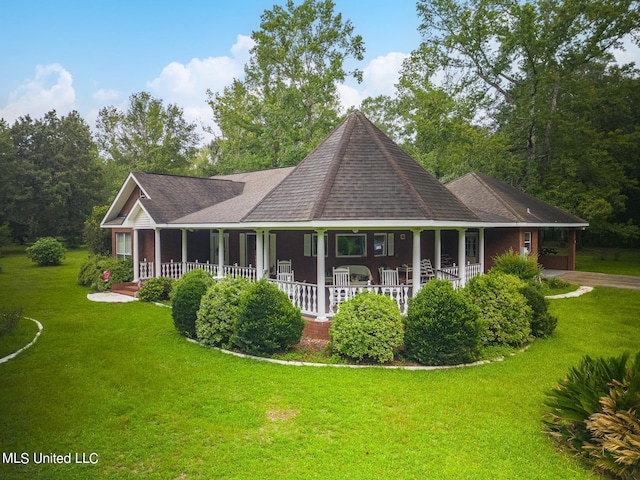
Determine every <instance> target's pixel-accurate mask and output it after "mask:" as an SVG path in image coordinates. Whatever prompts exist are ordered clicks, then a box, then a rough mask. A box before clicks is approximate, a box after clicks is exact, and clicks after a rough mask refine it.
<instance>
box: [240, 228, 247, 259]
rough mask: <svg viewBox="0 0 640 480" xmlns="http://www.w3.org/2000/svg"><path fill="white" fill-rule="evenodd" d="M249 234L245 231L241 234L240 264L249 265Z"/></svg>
mask: <svg viewBox="0 0 640 480" xmlns="http://www.w3.org/2000/svg"><path fill="white" fill-rule="evenodd" d="M246 237H247V235H246V234H244V233H241V234H240V266H242V267H246V266H247V240H246Z"/></svg>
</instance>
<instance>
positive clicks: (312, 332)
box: [302, 317, 331, 340]
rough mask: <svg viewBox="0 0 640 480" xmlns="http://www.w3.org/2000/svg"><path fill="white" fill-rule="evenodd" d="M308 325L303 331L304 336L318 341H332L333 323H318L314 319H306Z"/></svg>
mask: <svg viewBox="0 0 640 480" xmlns="http://www.w3.org/2000/svg"><path fill="white" fill-rule="evenodd" d="M304 321H305V322H306V325H305V327H304V329H303V330H302V335H303V336H305V337H309V338H315V339H317V340H330V337H329V328H330V327H331V321H325V322H318V321H316V320H315V319H313V318H307V317H304Z"/></svg>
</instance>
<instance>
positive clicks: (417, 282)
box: [411, 230, 422, 297]
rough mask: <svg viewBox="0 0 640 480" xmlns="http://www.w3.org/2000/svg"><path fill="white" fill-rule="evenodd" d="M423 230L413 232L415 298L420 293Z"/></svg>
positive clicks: (412, 266)
mask: <svg viewBox="0 0 640 480" xmlns="http://www.w3.org/2000/svg"><path fill="white" fill-rule="evenodd" d="M421 233H422V230H413V261H412V262H411V268H412V269H413V278H412V281H413V296H414V297H415V296H416V295H418V292H419V291H420V287H421V285H420V255H421V253H420V234H421Z"/></svg>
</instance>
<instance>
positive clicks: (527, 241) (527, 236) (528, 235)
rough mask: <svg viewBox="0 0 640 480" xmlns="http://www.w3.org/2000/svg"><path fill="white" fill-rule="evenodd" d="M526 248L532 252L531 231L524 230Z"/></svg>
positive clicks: (528, 251) (527, 251)
mask: <svg viewBox="0 0 640 480" xmlns="http://www.w3.org/2000/svg"><path fill="white" fill-rule="evenodd" d="M524 249H525V251H526V253H527V254H528V253H530V252H531V232H524Z"/></svg>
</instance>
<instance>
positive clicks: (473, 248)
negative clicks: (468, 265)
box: [464, 232, 478, 263]
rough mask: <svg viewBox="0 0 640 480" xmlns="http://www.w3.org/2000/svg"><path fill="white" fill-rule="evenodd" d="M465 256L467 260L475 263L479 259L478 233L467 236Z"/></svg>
mask: <svg viewBox="0 0 640 480" xmlns="http://www.w3.org/2000/svg"><path fill="white" fill-rule="evenodd" d="M464 249H465V256H466V257H467V260H469V261H473V262H474V263H475V262H476V261H477V259H478V234H477V233H474V232H472V233H467V235H466V236H465V243H464Z"/></svg>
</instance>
